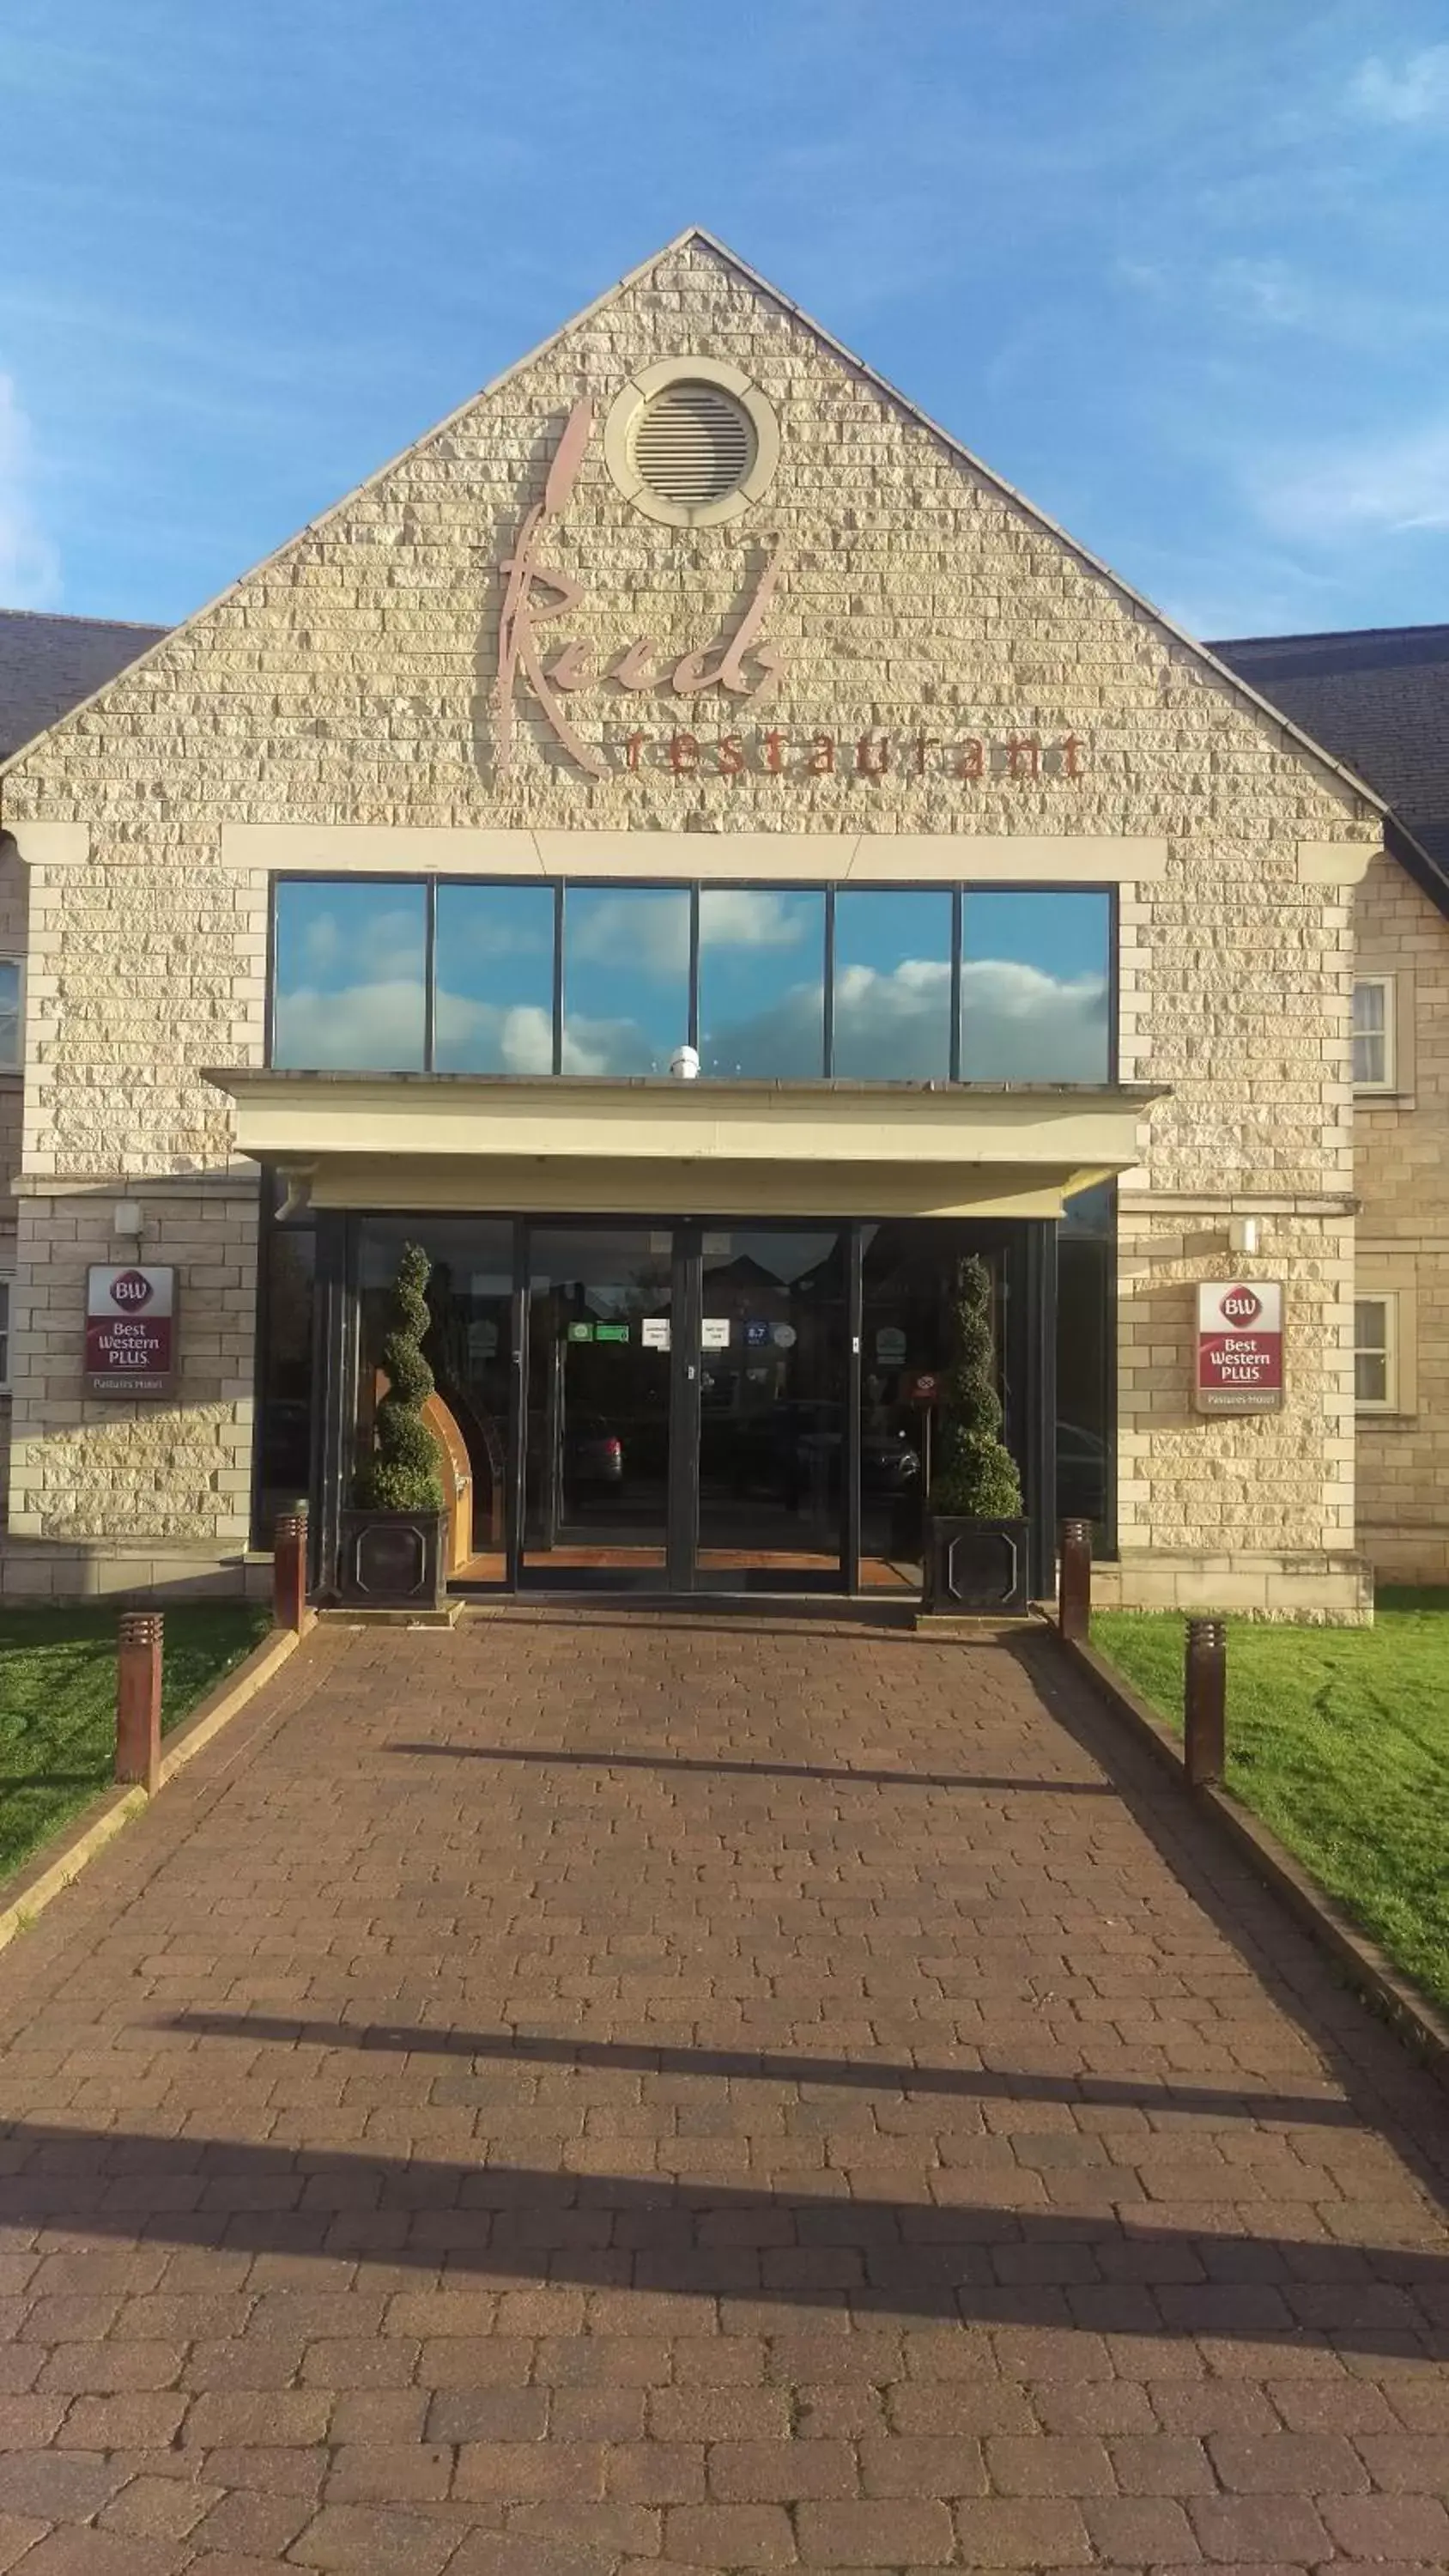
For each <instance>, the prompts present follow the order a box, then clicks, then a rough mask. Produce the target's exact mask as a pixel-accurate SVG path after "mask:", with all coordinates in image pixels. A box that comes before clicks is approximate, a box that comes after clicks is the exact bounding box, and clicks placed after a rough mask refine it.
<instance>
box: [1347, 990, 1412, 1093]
mask: <svg viewBox="0 0 1449 2576" xmlns="http://www.w3.org/2000/svg"><path fill="white" fill-rule="evenodd" d="M1370 987H1373V988H1374V989H1376V990H1377V991H1379V992H1381V993H1382V994H1383V997H1384V1025H1383V1028H1382V1030H1381V1031H1380V1030H1378V1029H1364V1030H1358V1029H1355V1028H1354V1026H1353V1003H1354V999H1355V997H1356V996H1357V994H1358V993H1359V992H1360V991H1366V990H1368V989H1369V988H1370ZM1360 1036H1362V1037H1379V1036H1382V1039H1383V1046H1384V1070H1383V1073H1382V1075H1381V1076H1379V1077H1378V1078H1377V1079H1367V1078H1364V1079H1361V1078H1360V1076H1359V1073H1358V1069H1357V1067H1356V1065H1355V1064H1354V1062H1353V1050H1354V1047H1355V1044H1356V1043H1357V1040H1358V1039H1359V1037H1360ZM1348 1044H1349V1075H1350V1079H1351V1081H1352V1084H1353V1088H1354V1092H1355V1094H1358V1093H1360V1092H1361V1093H1363V1094H1365V1095H1366V1096H1367V1097H1368V1098H1369V1099H1371V1100H1372V1099H1383V1098H1385V1097H1386V1096H1387V1095H1389V1094H1391V1093H1396V1092H1397V1091H1398V1089H1399V1087H1400V1086H1399V995H1398V978H1397V976H1396V975H1394V974H1392V973H1390V972H1388V971H1387V970H1385V971H1382V972H1380V971H1378V970H1376V969H1375V970H1371V971H1370V972H1369V973H1368V974H1366V975H1359V974H1355V976H1354V978H1353V985H1352V990H1351V992H1350V996H1349V1039H1348Z"/></svg>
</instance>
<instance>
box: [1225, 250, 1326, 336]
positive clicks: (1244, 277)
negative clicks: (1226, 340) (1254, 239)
mask: <svg viewBox="0 0 1449 2576" xmlns="http://www.w3.org/2000/svg"><path fill="white" fill-rule="evenodd" d="M1212 292H1213V297H1214V301H1215V302H1216V303H1217V305H1218V307H1219V309H1220V310H1221V311H1222V312H1223V313H1224V314H1226V315H1227V316H1228V317H1229V318H1230V319H1231V320H1234V321H1246V322H1259V323H1270V324H1273V325H1275V326H1277V327H1278V328H1280V329H1285V330H1292V329H1295V328H1301V327H1303V326H1304V325H1308V324H1311V323H1312V322H1313V321H1314V320H1315V318H1316V315H1315V307H1314V302H1313V299H1312V297H1311V296H1310V294H1309V293H1308V291H1307V289H1306V288H1305V287H1304V286H1303V285H1302V284H1301V283H1300V281H1299V280H1298V279H1297V278H1295V277H1294V275H1293V274H1292V272H1291V270H1290V269H1289V268H1288V267H1287V265H1286V264H1285V262H1284V261H1282V260H1281V259H1225V260H1221V261H1219V263H1218V265H1217V267H1216V268H1215V269H1214V271H1213V273H1212Z"/></svg>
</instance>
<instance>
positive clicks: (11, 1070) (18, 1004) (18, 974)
mask: <svg viewBox="0 0 1449 2576" xmlns="http://www.w3.org/2000/svg"><path fill="white" fill-rule="evenodd" d="M0 966H13V967H14V969H15V1061H14V1063H13V1064H5V1063H4V1062H0V1080H3V1079H5V1078H7V1077H8V1078H9V1079H10V1080H11V1081H17V1080H19V1079H20V1078H21V1077H23V1075H24V1072H25V967H26V960H25V958H24V956H23V955H22V954H21V953H20V951H19V950H18V949H14V948H3V949H0Z"/></svg>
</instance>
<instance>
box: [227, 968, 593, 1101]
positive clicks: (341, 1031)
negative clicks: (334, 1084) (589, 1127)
mask: <svg viewBox="0 0 1449 2576" xmlns="http://www.w3.org/2000/svg"><path fill="white" fill-rule="evenodd" d="M436 1037H437V1062H438V1068H439V1070H440V1071H441V1072H444V1073H448V1072H459V1073H467V1072H477V1071H479V1070H482V1071H484V1072H489V1073H494V1072H496V1073H510V1074H514V1075H518V1076H524V1075H528V1074H538V1073H551V1072H552V1071H553V1015H552V1013H551V1012H549V1011H546V1010H543V1009H540V1008H539V1007H538V1006H537V1005H536V1004H533V1003H518V1002H514V1003H500V1002H480V1001H475V1000H473V999H472V998H471V997H470V996H469V995H467V994H464V993H450V992H448V991H447V990H446V989H440V990H439V993H438V1003H437V1026H436ZM275 1043H276V1061H277V1063H278V1064H281V1065H291V1066H298V1067H302V1068H304V1069H305V1070H306V1071H307V1072H309V1073H356V1072H361V1071H364V1070H366V1069H367V1068H368V1067H369V1066H371V1067H375V1068H377V1069H378V1070H397V1071H402V1072H406V1071H408V1070H409V1069H411V1070H416V1069H417V1067H418V1066H419V1064H420V1063H421V1061H422V1049H423V1007H422V986H421V983H420V981H419V979H418V977H417V976H416V975H415V974H414V975H407V974H400V975H394V976H379V977H378V978H377V979H376V981H368V980H363V979H360V980H359V981H357V982H355V983H352V984H346V985H343V986H342V987H340V988H339V989H337V990H334V991H330V992H327V991H323V990H322V989H321V988H320V987H319V986H317V985H299V986H296V987H294V988H293V989H292V990H291V991H290V992H286V993H279V994H278V996H277V1004H276V1033H275ZM639 1046H640V1038H639V1033H638V1031H637V1030H636V1029H635V1027H634V1025H633V1023H632V1021H629V1020H581V1019H579V1018H578V1017H577V1016H574V1017H573V1018H571V1019H570V1021H569V1025H568V1029H567V1032H566V1035H565V1038H564V1065H563V1069H564V1071H565V1073H613V1072H619V1071H622V1072H629V1073H632V1072H633V1071H634V1070H635V1069H636V1067H637V1064H638V1058H639Z"/></svg>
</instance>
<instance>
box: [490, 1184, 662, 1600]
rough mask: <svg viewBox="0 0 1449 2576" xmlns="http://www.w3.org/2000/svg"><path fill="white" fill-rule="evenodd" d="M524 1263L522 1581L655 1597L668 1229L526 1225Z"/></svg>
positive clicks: (659, 1528)
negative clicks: (650, 1591) (638, 1590)
mask: <svg viewBox="0 0 1449 2576" xmlns="http://www.w3.org/2000/svg"><path fill="white" fill-rule="evenodd" d="M527 1261H528V1387H527V1401H526V1405H525V1408H524V1460H523V1466H524V1516H523V1571H524V1579H525V1581H527V1580H529V1579H530V1578H532V1579H534V1580H541V1581H546V1582H547V1583H549V1584H550V1585H560V1586H566V1587H569V1588H581V1589H588V1588H590V1587H591V1586H593V1585H594V1584H598V1583H612V1584H621V1583H622V1584H627V1583H629V1582H631V1581H641V1580H642V1581H647V1582H648V1583H649V1584H650V1585H651V1586H652V1587H653V1588H656V1589H663V1588H664V1585H665V1582H666V1580H667V1578H668V1576H669V1574H670V1570H671V1569H670V1550H669V1539H670V1506H671V1485H670V1468H671V1409H672V1408H671V1401H670V1398H671V1384H672V1376H673V1368H674V1351H673V1334H672V1319H673V1309H674V1292H675V1284H676V1282H675V1272H676V1265H677V1249H676V1242H675V1230H674V1229H673V1228H670V1227H664V1228H662V1229H645V1228H641V1227H609V1226H590V1225H587V1224H579V1225H565V1226H551V1225H548V1226H546V1225H535V1226H531V1227H530V1228H529V1232H528V1254H527ZM676 1445H677V1444H676Z"/></svg>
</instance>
